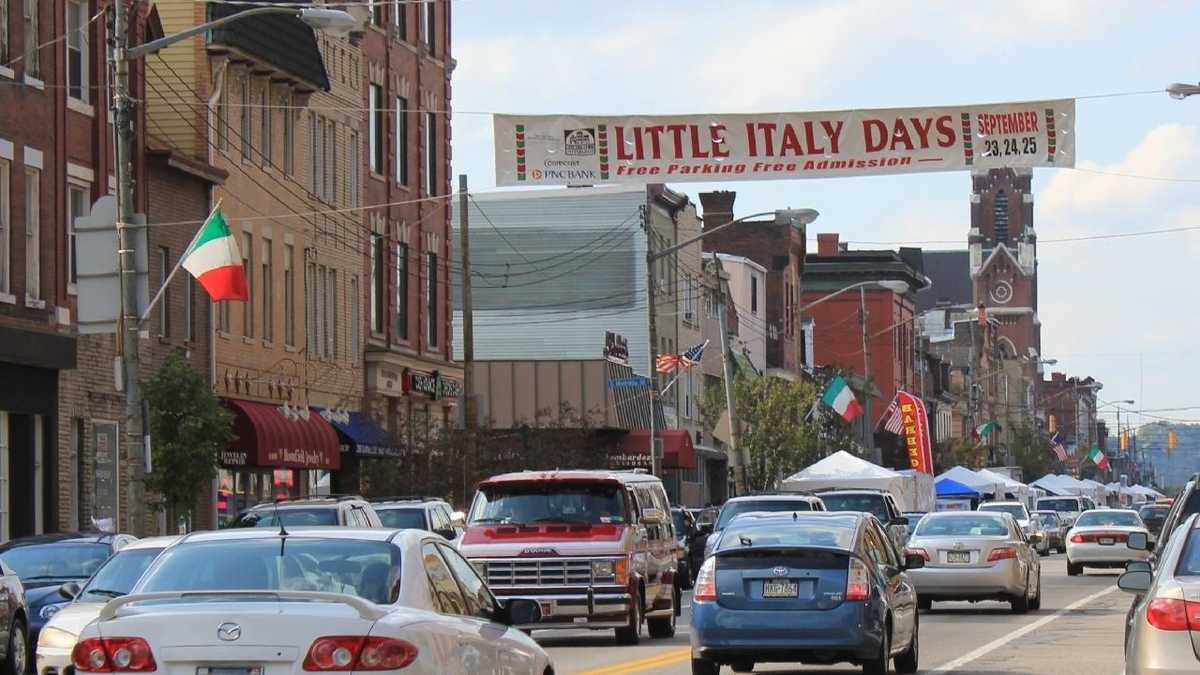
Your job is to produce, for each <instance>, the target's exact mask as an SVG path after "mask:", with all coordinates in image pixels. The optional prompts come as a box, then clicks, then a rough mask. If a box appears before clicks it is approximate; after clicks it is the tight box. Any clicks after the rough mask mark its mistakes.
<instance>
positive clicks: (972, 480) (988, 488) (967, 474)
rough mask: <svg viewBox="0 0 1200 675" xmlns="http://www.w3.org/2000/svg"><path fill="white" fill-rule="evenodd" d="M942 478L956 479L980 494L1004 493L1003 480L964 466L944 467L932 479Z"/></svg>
mask: <svg viewBox="0 0 1200 675" xmlns="http://www.w3.org/2000/svg"><path fill="white" fill-rule="evenodd" d="M942 478H949V479H951V480H956V481H958V482H960V483H962V484H963V485H966V486H967V487H970V488H974V489H975V490H977V491H978V492H979V493H980V494H981V495H984V496H985V497H986V496H987V495H993V496H994V495H996V494H1000V495H1003V494H1004V487H1005V483H1004V481H1002V480H997V479H996V478H988V477H986V476H984V475H982V474H981V473H980V472H978V471H972V470H970V469H968V468H966V467H965V466H955V467H951V468H949V469H946V470H945V471H943V472H942V473H941V474H939V475H938V476H937V478H935V479H934V481H935V482H936V481H937V480H940V479H942Z"/></svg>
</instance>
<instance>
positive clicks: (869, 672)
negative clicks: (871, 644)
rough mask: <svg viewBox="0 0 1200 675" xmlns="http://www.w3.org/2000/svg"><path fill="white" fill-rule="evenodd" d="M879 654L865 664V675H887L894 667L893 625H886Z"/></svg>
mask: <svg viewBox="0 0 1200 675" xmlns="http://www.w3.org/2000/svg"><path fill="white" fill-rule="evenodd" d="M879 642H880V644H879V654H878V655H877V656H876V657H875V658H873V659H871V660H870V661H867V662H866V663H863V667H862V669H863V675H887V674H888V671H889V670H891V667H890V666H891V665H892V625H891V624H890V623H889V624H885V625H884V628H883V637H882V638H881V639H880V641H879Z"/></svg>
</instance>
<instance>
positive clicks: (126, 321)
mask: <svg viewBox="0 0 1200 675" xmlns="http://www.w3.org/2000/svg"><path fill="white" fill-rule="evenodd" d="M126 11H127V10H126V7H125V3H124V2H121V1H120V0H118V2H114V3H112V15H111V16H112V23H113V26H112V33H111V34H112V36H113V45H112V51H111V54H112V60H113V97H112V114H113V131H114V134H115V136H116V138H115V139H114V140H115V145H116V164H115V166H114V173H115V178H116V181H117V195H116V198H117V222H116V227H117V269H118V271H119V275H120V284H121V326H120V331H121V362H122V365H123V374H124V382H123V385H124V388H125V413H124V418H125V419H124V422H125V424H124V426H125V430H124V431H125V434H124V436H125V456H126V458H127V459H128V460H129V461H131V462H133V481H132V484H131V485H130V491H131V492H132V493H133V494H131V495H130V499H129V507H130V508H129V511H130V521H131V524H132V527H131V528H130V529H131V530H132V531H133V532H134V533H136V534H141V533H142V531H143V527H144V524H143V523H144V520H145V513H146V507H145V500H144V499H142V496H141V492H142V481H143V479H144V477H145V469H146V465H145V460H144V457H143V456H142V455H143V450H144V448H143V445H142V443H143V439H142V434H141V432H140V430H139V428H138V427H139V426H140V422H141V419H140V418H141V400H140V399H141V392H140V379H141V368H140V366H141V364H140V362H139V355H138V333H139V332H140V328H139V326H138V324H139V316H138V292H137V286H138V285H137V259H136V244H135V241H136V238H135V237H134V228H135V225H134V224H133V223H132V221H133V220H134V207H133V135H134V130H133V99H132V98H131V97H130V95H129V59H128V54H127V53H126V50H127V49H128V46H129V45H128V39H129V28H128V17H127V16H126ZM116 527H117V528H118V530H119V529H120V525H119V524H116Z"/></svg>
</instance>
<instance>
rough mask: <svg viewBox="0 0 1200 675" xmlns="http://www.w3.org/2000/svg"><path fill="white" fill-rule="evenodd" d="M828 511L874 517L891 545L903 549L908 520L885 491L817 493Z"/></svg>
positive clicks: (906, 539)
mask: <svg viewBox="0 0 1200 675" xmlns="http://www.w3.org/2000/svg"><path fill="white" fill-rule="evenodd" d="M817 496H818V497H820V498H821V501H823V502H825V508H826V509H827V510H829V511H861V512H863V513H869V514H871V515H873V516H875V518H876V519H878V520H879V522H881V523H883V527H884V529H885V530H887V533H888V536H889V537H890V538H891V540H892V544H893V545H894V546H895V547H896V548H897V549H903V548H904V542H906V541H908V528H909V522H908V519H907V518H905V517H904V514H903V513H902V512H901V511H900V506H899V505H898V504H896V498H895V497H893V496H892V493H890V492H888V491H886V490H873V489H868V488H855V489H853V490H823V491H819V492H817Z"/></svg>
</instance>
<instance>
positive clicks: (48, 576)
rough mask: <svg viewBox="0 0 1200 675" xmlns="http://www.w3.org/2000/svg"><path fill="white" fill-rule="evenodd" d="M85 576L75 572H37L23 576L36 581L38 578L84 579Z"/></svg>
mask: <svg viewBox="0 0 1200 675" xmlns="http://www.w3.org/2000/svg"><path fill="white" fill-rule="evenodd" d="M86 578H87V577H86V576H79V575H76V574H39V575H36V576H32V577H25V578H24V581H36V580H39V579H86Z"/></svg>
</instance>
